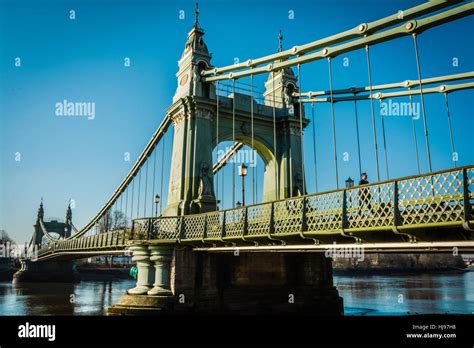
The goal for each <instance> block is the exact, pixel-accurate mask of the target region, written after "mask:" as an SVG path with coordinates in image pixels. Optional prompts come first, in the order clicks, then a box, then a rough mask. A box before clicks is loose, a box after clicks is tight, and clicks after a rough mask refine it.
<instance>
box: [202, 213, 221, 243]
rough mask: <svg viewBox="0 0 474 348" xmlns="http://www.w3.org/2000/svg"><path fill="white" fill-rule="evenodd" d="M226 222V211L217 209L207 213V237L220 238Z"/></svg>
mask: <svg viewBox="0 0 474 348" xmlns="http://www.w3.org/2000/svg"><path fill="white" fill-rule="evenodd" d="M223 222H224V212H223V211H215V212H212V213H209V214H207V233H206V237H207V238H220V237H221V234H222V227H223Z"/></svg>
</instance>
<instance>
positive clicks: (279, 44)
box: [278, 29, 283, 52]
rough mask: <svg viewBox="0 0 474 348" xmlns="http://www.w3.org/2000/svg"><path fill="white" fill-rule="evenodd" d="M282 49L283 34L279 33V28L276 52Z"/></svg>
mask: <svg viewBox="0 0 474 348" xmlns="http://www.w3.org/2000/svg"><path fill="white" fill-rule="evenodd" d="M281 51H283V35H282V34H281V29H280V32H279V33H278V52H281Z"/></svg>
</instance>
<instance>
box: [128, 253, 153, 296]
mask: <svg viewBox="0 0 474 348" xmlns="http://www.w3.org/2000/svg"><path fill="white" fill-rule="evenodd" d="M129 249H130V250H131V251H132V255H133V257H132V261H135V262H136V263H137V267H138V275H137V286H136V287H134V288H133V289H130V290H128V291H127V293H128V294H130V295H146V293H147V292H148V291H149V290H150V289H151V288H152V284H153V281H154V269H153V263H152V262H151V261H150V251H149V250H148V246H147V245H132V246H131V247H130V248H129Z"/></svg>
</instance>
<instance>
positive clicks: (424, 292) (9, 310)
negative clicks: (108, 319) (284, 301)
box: [0, 271, 474, 315]
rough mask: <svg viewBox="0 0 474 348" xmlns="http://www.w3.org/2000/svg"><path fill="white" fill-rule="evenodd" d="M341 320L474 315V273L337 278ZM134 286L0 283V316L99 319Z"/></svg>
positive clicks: (126, 283) (116, 283)
mask: <svg viewBox="0 0 474 348" xmlns="http://www.w3.org/2000/svg"><path fill="white" fill-rule="evenodd" d="M334 284H335V285H336V286H337V288H338V290H339V294H340V295H341V296H342V297H343V298H344V312H345V315H406V314H427V313H467V314H474V271H470V272H466V273H461V274H410V275H357V276H356V275H337V276H334ZM133 286H134V281H133V280H113V281H82V282H80V283H78V284H63V283H54V284H45V283H43V284H33V285H28V286H25V285H22V286H13V285H12V284H11V282H1V283H0V315H103V314H105V312H106V310H107V307H108V306H110V305H111V304H114V303H116V302H117V301H118V300H119V298H120V297H121V296H122V295H123V293H124V292H125V290H126V289H129V288H132V287H133Z"/></svg>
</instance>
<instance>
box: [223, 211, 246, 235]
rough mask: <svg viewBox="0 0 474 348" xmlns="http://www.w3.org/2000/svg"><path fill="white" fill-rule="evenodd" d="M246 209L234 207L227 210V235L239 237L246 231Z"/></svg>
mask: <svg viewBox="0 0 474 348" xmlns="http://www.w3.org/2000/svg"><path fill="white" fill-rule="evenodd" d="M244 217H245V210H244V209H243V208H240V209H232V210H228V211H226V212H225V236H226V237H237V236H242V235H243V233H244V223H245V221H244Z"/></svg>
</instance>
